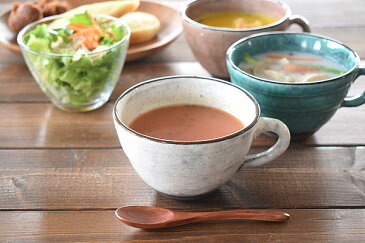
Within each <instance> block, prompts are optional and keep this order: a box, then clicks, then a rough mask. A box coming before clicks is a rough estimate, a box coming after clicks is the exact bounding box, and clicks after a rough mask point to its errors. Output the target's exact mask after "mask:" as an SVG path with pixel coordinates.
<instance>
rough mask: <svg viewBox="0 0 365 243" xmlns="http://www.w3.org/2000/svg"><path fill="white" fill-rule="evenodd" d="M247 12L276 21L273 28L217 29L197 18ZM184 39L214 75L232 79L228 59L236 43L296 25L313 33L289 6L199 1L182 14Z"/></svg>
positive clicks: (264, 0)
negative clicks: (231, 47)
mask: <svg viewBox="0 0 365 243" xmlns="http://www.w3.org/2000/svg"><path fill="white" fill-rule="evenodd" d="M225 11H245V12H251V13H260V14H263V15H267V16H272V17H274V18H277V19H278V21H276V22H275V23H273V24H271V25H266V26H262V27H259V28H251V29H232V28H218V27H212V26H208V25H203V24H200V23H198V22H196V21H194V19H196V18H198V17H201V16H204V15H206V14H209V13H214V12H225ZM182 18H183V27H184V36H185V39H186V40H187V42H188V44H189V46H190V48H191V50H192V51H193V54H194V56H195V58H196V59H197V60H198V61H199V63H200V64H201V65H202V66H203V67H204V68H205V69H206V70H207V71H208V72H209V73H211V74H212V75H214V76H217V77H224V78H226V77H229V74H228V71H227V67H226V63H225V59H226V51H227V49H228V47H229V46H230V45H231V44H232V43H234V42H235V41H237V40H239V39H241V38H243V37H246V36H249V35H252V34H256V33H260V32H264V31H282V30H286V29H287V28H288V27H289V26H290V25H291V24H293V23H296V24H298V25H299V26H301V28H302V29H303V31H305V32H310V29H309V23H308V20H307V19H306V18H304V17H302V16H299V15H292V14H291V10H290V8H289V6H288V5H287V4H285V3H284V2H281V1H276V0H255V1H252V0H196V1H193V2H191V3H189V4H188V5H187V6H186V8H185V9H184V10H183V11H182Z"/></svg>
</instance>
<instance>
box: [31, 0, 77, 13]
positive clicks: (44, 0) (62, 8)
mask: <svg viewBox="0 0 365 243" xmlns="http://www.w3.org/2000/svg"><path fill="white" fill-rule="evenodd" d="M38 4H39V5H40V6H41V8H42V9H43V16H44V17H47V16H52V15H56V14H61V13H64V12H67V11H68V10H70V8H71V6H70V4H68V2H66V1H57V0H40V1H39V2H38Z"/></svg>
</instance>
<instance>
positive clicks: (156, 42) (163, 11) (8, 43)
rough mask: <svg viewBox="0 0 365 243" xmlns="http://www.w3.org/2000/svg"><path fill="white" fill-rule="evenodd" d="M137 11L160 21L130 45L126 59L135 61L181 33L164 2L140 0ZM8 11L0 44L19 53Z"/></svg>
mask: <svg viewBox="0 0 365 243" xmlns="http://www.w3.org/2000/svg"><path fill="white" fill-rule="evenodd" d="M67 1H68V2H69V3H70V5H71V6H72V7H73V8H74V7H78V6H80V5H83V4H90V3H95V2H100V1H97V0H77V1H71V0H67ZM137 11H143V12H147V13H150V14H153V15H155V16H156V17H157V18H158V19H159V21H160V23H161V27H160V30H159V32H158V34H157V36H156V38H154V39H153V40H150V41H147V42H145V43H141V44H135V45H130V46H129V48H128V52H127V57H126V61H127V62H128V61H135V60H138V59H141V58H144V57H148V56H150V55H153V54H156V53H158V52H159V51H162V50H163V49H165V48H166V47H167V46H168V45H170V44H171V43H172V42H174V41H175V40H176V39H177V38H178V37H179V36H180V34H181V33H182V25H181V21H180V15H179V12H178V11H177V10H175V9H174V8H172V7H169V6H167V5H165V4H161V3H158V2H153V1H146V0H142V1H140V5H139V7H138V10H137ZM9 14H10V11H7V12H4V13H3V14H2V15H0V33H1V35H0V46H2V47H4V48H7V49H9V50H11V51H13V52H16V53H21V51H20V48H19V46H18V44H17V42H16V36H17V33H14V32H13V31H12V30H10V29H9V27H8V25H7V19H8V17H9Z"/></svg>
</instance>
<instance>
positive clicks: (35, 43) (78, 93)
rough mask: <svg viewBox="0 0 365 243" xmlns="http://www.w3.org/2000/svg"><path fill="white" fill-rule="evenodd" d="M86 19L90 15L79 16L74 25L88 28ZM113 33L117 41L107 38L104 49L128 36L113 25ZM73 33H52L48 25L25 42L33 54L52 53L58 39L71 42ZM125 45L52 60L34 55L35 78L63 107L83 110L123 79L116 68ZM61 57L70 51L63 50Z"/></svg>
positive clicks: (55, 31) (56, 31)
mask: <svg viewBox="0 0 365 243" xmlns="http://www.w3.org/2000/svg"><path fill="white" fill-rule="evenodd" d="M85 16H87V14H86V13H85V14H77V15H75V16H74V17H72V18H71V19H70V21H71V22H73V23H77V24H81V23H82V24H87V20H86V17H85ZM87 19H89V18H88V16H87ZM89 21H90V20H89ZM111 29H112V30H113V31H114V38H112V36H110V35H109V34H107V35H108V36H104V37H103V38H102V39H101V41H100V43H101V44H102V45H104V46H110V45H112V44H114V43H115V42H117V41H119V40H121V39H122V38H123V37H124V36H125V33H126V29H125V28H124V27H116V26H114V25H113V26H111ZM55 33H56V34H55ZM72 33H73V32H72V30H69V29H67V28H66V29H55V30H51V31H50V30H49V29H48V26H47V25H45V24H42V25H38V26H37V27H36V28H35V29H34V30H32V31H30V32H29V33H27V34H26V35H25V36H24V42H25V44H26V45H27V46H28V47H29V48H30V49H31V50H34V51H37V52H42V53H52V52H53V51H52V43H53V42H55V41H57V40H58V36H60V37H61V38H62V39H63V40H64V41H69V40H68V39H67V37H68V36H69V35H70V34H72ZM125 45H127V43H124V44H122V45H120V46H118V47H116V48H113V49H111V50H108V51H105V52H101V53H96V54H89V55H88V54H87V53H84V54H80V53H74V54H76V56H52V55H41V54H35V53H30V54H29V57H30V60H31V62H32V64H31V65H32V66H33V67H35V68H34V69H35V70H33V71H34V72H36V75H35V76H39V79H40V80H41V82H39V83H40V85H41V88H42V89H43V90H46V93H48V94H50V95H52V96H53V97H55V98H57V100H59V101H60V102H61V103H62V104H67V105H72V106H82V105H85V104H87V103H89V102H92V101H93V99H95V98H97V97H99V96H100V94H101V93H102V92H105V89H108V88H109V86H110V87H111V88H113V87H114V84H115V82H117V79H118V77H117V76H118V75H119V72H118V71H119V70H117V68H116V67H117V66H118V63H120V62H122V61H123V58H124V56H123V55H122V54H121V53H122V50H124V49H126V48H127V47H126V46H125ZM59 53H60V54H62V53H70V51H69V50H64V51H62V50H61V51H60V52H59ZM38 81H39V80H38Z"/></svg>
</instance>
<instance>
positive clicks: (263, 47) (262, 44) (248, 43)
mask: <svg viewBox="0 0 365 243" xmlns="http://www.w3.org/2000/svg"><path fill="white" fill-rule="evenodd" d="M270 51H302V52H309V53H313V54H316V55H320V56H322V57H326V58H330V59H332V60H334V61H336V62H338V63H340V64H341V65H343V67H344V68H345V70H346V73H345V74H343V75H341V76H338V77H337V78H332V79H328V80H323V81H316V82H310V83H285V82H284V83H283V82H275V81H270V80H266V79H262V78H258V77H255V76H252V75H250V74H248V73H245V72H244V71H242V70H241V69H239V68H238V65H239V64H240V62H241V61H242V55H243V53H245V52H247V53H249V54H250V55H252V56H253V55H256V54H262V53H267V52H270ZM359 61H360V59H359V57H358V55H357V54H356V53H355V52H354V51H352V50H351V49H350V48H348V47H346V46H345V45H343V44H341V43H340V42H338V41H335V40H331V39H329V38H326V37H321V36H317V35H313V34H305V33H283V32H280V33H279V32H277V33H275V32H273V33H262V34H258V35H253V36H250V37H247V38H244V39H242V40H239V41H237V42H236V43H234V44H233V45H232V46H231V47H230V48H229V49H228V51H227V66H228V70H229V73H230V76H231V81H232V82H233V83H234V84H237V85H239V86H240V87H242V88H244V89H246V90H247V91H248V92H250V93H251V94H252V95H253V96H254V97H255V98H256V100H257V101H258V103H259V104H260V107H261V110H262V115H263V116H265V117H273V118H276V119H280V120H281V121H283V122H284V123H285V124H286V125H287V126H288V127H289V130H290V132H291V134H292V135H293V136H295V137H298V138H300V137H306V136H307V135H310V134H312V133H314V132H315V131H317V130H318V129H319V128H320V127H321V126H322V125H324V124H325V123H326V122H327V121H328V120H329V119H330V118H331V117H332V116H333V115H334V114H335V112H336V111H337V109H338V108H340V107H341V106H359V105H361V104H363V103H364V102H365V93H362V94H360V95H359V96H356V97H346V95H347V92H348V89H349V88H350V85H351V83H352V82H353V81H354V80H355V79H356V78H357V77H358V76H359V75H363V74H364V73H365V69H364V68H360V67H359Z"/></svg>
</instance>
